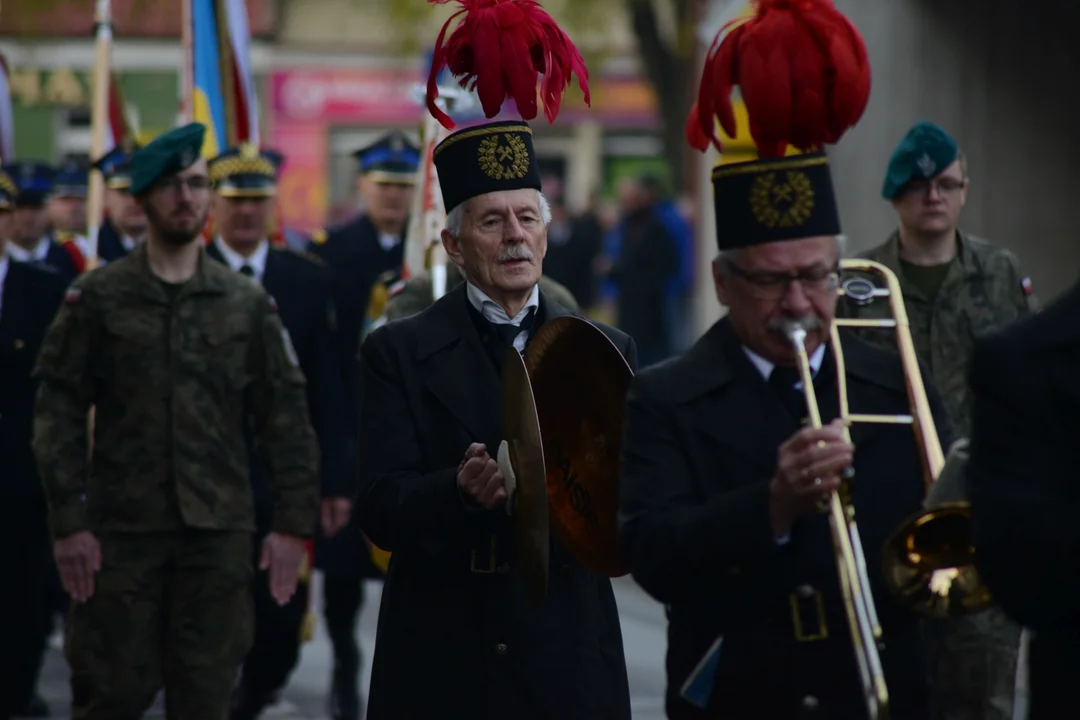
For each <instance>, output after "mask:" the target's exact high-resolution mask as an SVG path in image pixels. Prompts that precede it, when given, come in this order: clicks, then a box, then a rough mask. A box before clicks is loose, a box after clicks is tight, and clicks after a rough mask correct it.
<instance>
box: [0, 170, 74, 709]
mask: <svg viewBox="0 0 1080 720" xmlns="http://www.w3.org/2000/svg"><path fill="white" fill-rule="evenodd" d="M17 195H18V190H17V188H16V187H15V183H14V182H13V181H12V179H11V178H10V177H8V175H7V174H6V173H4V172H0V212H3V213H10V212H12V210H13V209H14V202H15V197H16V196H17ZM65 288H66V283H65V281H64V279H63V278H61V277H60V276H59V275H58V274H57V273H55V272H54V271H52V270H50V269H48V268H46V267H44V266H41V265H34V264H29V263H18V262H14V261H12V260H11V258H10V257H8V256H7V255H0V457H2V458H3V459H4V473H3V475H4V480H3V481H2V482H0V547H6V548H9V549H11V552H9V553H8V554H7V556H6V557H7V559H6V561H5V563H4V576H5V578H6V580H5V583H6V586H7V589H6V590H5V591H3V592H0V617H2V618H5V620H4V641H3V642H0V677H2V678H3V681H2V682H0V718H4V719H5V720H6V718H8V717H9V716H13V715H19V716H31V717H42V716H43V713H42V711H44V714H47V712H48V709H47V707H45V706H44V704H43V703H42V701H41V699H40V698H39V697H37V696H36V695H35V692H34V690H35V686H36V684H37V679H38V673H39V670H40V668H41V663H42V659H43V657H44V652H45V641H46V637H47V635H48V631H47V623H46V622H45V621H46V618H45V617H43V613H42V607H43V606H44V605H45V601H46V585H47V576H48V571H49V568H50V567H51V566H52V564H53V561H52V546H51V544H50V542H49V532H48V522H47V517H46V510H45V497H44V494H43V492H42V489H41V481H40V480H39V479H38V473H37V468H36V467H35V465H34V456H33V453H32V452H31V449H30V439H31V435H32V427H33V414H34V394H35V392H36V390H37V383H36V382H35V381H34V379H33V368H34V361H35V359H36V358H37V354H38V350H39V349H40V348H41V341H42V338H43V337H44V336H45V332H46V330H47V329H48V327H49V324H50V323H51V322H52V319H53V317H54V315H55V314H56V311H57V309H58V308H59V307H60V302H61V300H62V299H63V297H64V289H65ZM35 705H36V706H37V707H36V708H35V707H34V706H35Z"/></svg>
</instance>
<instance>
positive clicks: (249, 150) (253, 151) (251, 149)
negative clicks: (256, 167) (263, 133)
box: [240, 143, 259, 160]
mask: <svg viewBox="0 0 1080 720" xmlns="http://www.w3.org/2000/svg"><path fill="white" fill-rule="evenodd" d="M240 157H242V158H244V159H245V160H254V159H255V158H257V157H259V148H257V147H255V146H254V145H252V144H251V143H243V144H242V145H240Z"/></svg>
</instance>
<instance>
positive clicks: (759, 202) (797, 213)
mask: <svg viewBox="0 0 1080 720" xmlns="http://www.w3.org/2000/svg"><path fill="white" fill-rule="evenodd" d="M779 175H781V173H775V172H772V173H769V174H767V175H759V176H758V177H756V178H754V182H753V183H752V184H751V185H750V211H751V212H752V213H753V214H754V218H755V219H756V220H757V221H758V222H759V223H761V224H762V225H764V226H765V227H767V228H769V229H774V228H790V227H799V226H800V225H803V224H805V223H806V221H807V220H809V219H810V216H811V215H812V214H813V212H814V185H813V183H811V182H810V178H808V177H807V176H806V174H805V173H803V172H800V171H798V170H788V171H787V172H785V173H782V176H783V179H778V176H779Z"/></svg>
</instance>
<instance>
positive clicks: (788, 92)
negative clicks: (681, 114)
mask: <svg viewBox="0 0 1080 720" xmlns="http://www.w3.org/2000/svg"><path fill="white" fill-rule="evenodd" d="M755 5H756V8H755V13H754V16H753V17H751V18H749V19H745V20H744V19H742V18H738V19H736V20H733V21H731V22H729V23H727V24H726V25H724V27H723V28H721V29H720V32H719V33H718V34H717V36H716V39H715V40H714V41H713V45H712V47H711V48H709V54H708V56H707V58H706V60H705V69H704V70H703V72H702V74H701V85H700V87H699V88H698V99H697V102H696V103H694V107H693V108H692V109H691V111H690V116H689V117H688V118H687V122H686V139H687V142H689V143H690V145H691V146H692V147H694V148H696V149H698V150H702V151H703V150H705V149H706V148H707V147H708V146H709V143H710V142H712V144H713V145H715V146H716V149H717V150H721V151H722V150H723V146H722V144H721V142H720V139H719V138H718V137H717V136H716V129H715V128H716V121H717V120H718V121H719V123H720V127H722V128H723V129H724V132H725V133H727V134H728V135H729V136H734V135H735V134H736V127H735V112H734V110H733V109H732V106H731V91H732V89H733V88H734V87H735V86H736V85H738V86H739V89H740V91H741V93H742V99H743V102H744V103H746V112H747V115H749V118H750V134H751V136H752V137H753V138H754V142H755V143H756V144H757V147H758V155H759V156H760V157H762V158H768V157H781V156H783V155H784V152H785V150H786V149H787V147H788V146H789V145H793V146H795V147H796V148H798V149H799V150H802V151H804V152H807V151H812V150H820V149H822V148H823V147H824V145H825V144H827V143H828V144H832V143H835V142H836V141H837V140H839V139H840V137H841V136H842V135H843V134H844V133H845V132H847V130H848V128H850V127H852V126H853V125H854V124H855V123H856V122H857V121H858V120H859V118H860V117H861V116H862V114H863V111H864V110H865V109H866V103H867V101H868V100H869V99H870V61H869V58H868V57H867V54H866V46H865V44H864V43H863V39H862V36H861V35H860V34H859V31H858V30H856V29H855V26H854V25H852V24H851V21H850V20H848V19H847V18H846V17H844V16H843V15H842V14H840V12H839V11H838V10H837V9H836V8H835V7H834V6H833V4H832V2H831V0H756V3H755Z"/></svg>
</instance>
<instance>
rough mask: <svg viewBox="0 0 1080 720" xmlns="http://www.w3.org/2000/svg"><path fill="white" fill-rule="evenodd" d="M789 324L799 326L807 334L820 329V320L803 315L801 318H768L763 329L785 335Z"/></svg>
mask: <svg viewBox="0 0 1080 720" xmlns="http://www.w3.org/2000/svg"><path fill="white" fill-rule="evenodd" d="M791 323H797V324H799V325H801V326H802V328H803V330H806V331H807V332H809V331H811V330H820V329H821V318H819V317H818V316H817V315H803V316H802V317H794V318H785V317H774V318H770V320H769V322H768V323H766V325H765V327H766V328H767V329H768V330H770V331H773V332H780V333H786V332H787V328H788V325H789V324H791Z"/></svg>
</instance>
